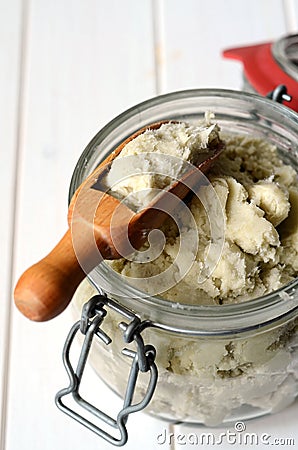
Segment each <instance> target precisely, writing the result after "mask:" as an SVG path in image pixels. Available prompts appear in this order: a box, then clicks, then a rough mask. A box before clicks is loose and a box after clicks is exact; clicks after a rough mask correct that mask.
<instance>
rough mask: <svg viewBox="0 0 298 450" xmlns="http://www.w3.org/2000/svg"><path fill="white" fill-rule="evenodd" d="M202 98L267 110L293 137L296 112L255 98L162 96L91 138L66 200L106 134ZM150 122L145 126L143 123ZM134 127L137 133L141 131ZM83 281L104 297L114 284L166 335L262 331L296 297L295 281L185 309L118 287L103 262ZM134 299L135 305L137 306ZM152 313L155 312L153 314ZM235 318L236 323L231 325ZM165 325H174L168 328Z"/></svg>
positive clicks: (227, 93)
mask: <svg viewBox="0 0 298 450" xmlns="http://www.w3.org/2000/svg"><path fill="white" fill-rule="evenodd" d="M204 97H217V98H222V99H224V100H233V99H234V100H239V99H241V100H243V101H245V102H247V103H248V104H250V105H251V106H253V107H254V108H258V107H263V108H264V107H265V108H268V111H269V110H270V113H271V114H272V113H274V112H276V113H278V114H279V115H280V116H282V117H286V118H287V120H289V121H290V123H292V126H295V129H296V130H297V132H298V114H297V113H296V112H295V111H293V110H292V109H290V108H288V107H286V106H284V105H282V104H278V103H276V102H273V101H272V100H270V99H268V98H265V97H261V96H259V95H258V94H253V93H246V92H243V91H236V90H228V89H217V88H216V89H188V90H182V91H175V92H170V93H167V94H162V95H159V96H156V97H153V98H151V99H148V100H145V101H143V102H141V103H139V104H137V105H135V106H133V107H131V108H129V109H128V110H126V111H124V112H122V113H121V114H119V115H118V116H116V117H115V118H114V119H112V120H111V121H110V122H109V123H108V124H106V125H105V126H104V127H103V128H102V129H101V130H100V131H99V132H98V133H97V134H96V135H95V136H94V138H93V139H92V140H91V141H90V142H89V144H88V145H87V146H86V148H85V150H84V151H83V153H82V154H81V156H80V158H79V160H78V162H77V164H76V167H75V169H74V172H73V176H72V179H71V183H70V189H69V201H70V200H71V198H72V196H73V194H74V193H75V191H76V189H77V188H78V187H79V185H80V184H81V183H82V181H83V179H84V175H85V176H87V175H88V173H84V171H86V161H88V160H89V159H90V158H91V157H92V155H93V154H94V152H96V148H97V147H98V145H99V143H100V142H103V141H104V140H105V138H106V137H107V136H108V135H109V133H111V130H115V129H116V128H118V127H119V126H121V125H123V124H124V123H125V122H126V121H127V120H129V119H130V118H132V117H134V116H135V115H136V114H141V113H142V112H143V111H146V110H148V109H150V108H154V107H156V106H158V105H160V104H162V103H165V102H171V100H182V101H183V100H187V99H192V98H194V99H199V98H204ZM173 119H174V118H173ZM149 123H150V122H148V123H147V124H149ZM151 123H152V121H151ZM139 128H141V126H140V127H139ZM97 164H98V163H97ZM88 278H89V279H90V281H91V283H92V284H93V285H95V287H96V288H97V289H99V290H101V291H102V292H104V293H108V289H105V285H107V286H108V285H110V284H111V283H113V282H114V283H116V284H117V286H118V287H117V296H118V295H119V297H118V300H119V298H121V300H119V301H120V302H122V303H123V304H124V306H127V307H132V308H133V309H135V310H137V309H138V307H139V308H140V310H143V309H145V310H146V311H147V312H148V314H150V312H151V313H153V319H152V320H153V322H154V323H155V326H156V327H157V328H162V329H168V330H169V331H171V330H173V329H175V331H177V330H178V331H179V330H180V331H181V332H183V333H186V332H191V333H192V334H212V335H214V334H215V335H222V334H227V333H228V334H230V333H231V332H233V333H237V332H239V330H241V332H242V331H243V330H244V329H245V330H247V331H249V330H251V329H255V328H260V327H262V326H266V325H268V324H269V323H272V322H275V321H277V320H280V319H281V318H283V317H285V316H287V317H288V316H291V317H292V316H293V315H294V314H296V313H297V310H298V296H297V297H295V298H294V297H293V293H294V292H296V290H297V289H298V278H296V279H295V280H292V281H291V282H290V283H288V284H286V285H284V286H282V287H281V288H280V289H278V290H276V291H274V292H271V293H269V294H266V295H264V296H261V297H256V298H253V299H251V300H247V301H243V302H240V303H234V304H224V305H220V306H219V305H192V304H184V303H178V302H173V301H170V300H166V299H164V298H162V297H159V296H150V295H149V294H146V293H145V292H143V291H141V290H139V289H137V288H135V287H133V286H132V285H129V284H127V283H125V282H123V280H122V284H121V283H119V281H120V280H121V275H120V274H117V273H115V272H114V271H112V270H111V269H109V268H108V266H107V265H106V264H105V263H102V264H101V265H100V267H96V268H95V269H94V270H93V271H92V272H91V273H90V274H89V275H88ZM94 278H96V282H95V281H94ZM97 280H98V281H100V282H102V285H100V284H99V283H97ZM114 298H115V297H114ZM136 300H137V301H138V303H136ZM154 308H155V309H156V310H157V311H155V312H152V310H153V309H154ZM236 317H237V324H235V318H236ZM185 318H187V320H188V322H189V323H188V325H187V326H184V325H183V319H184V320H185ZM164 319H165V320H164ZM180 319H181V320H180ZM199 319H200V320H199ZM219 319H220V321H219ZM198 322H199V323H198ZM219 322H220V323H219ZM169 323H172V324H175V325H172V326H171V325H170V326H169V325H168V324H169ZM211 324H212V327H211ZM210 330H212V331H210Z"/></svg>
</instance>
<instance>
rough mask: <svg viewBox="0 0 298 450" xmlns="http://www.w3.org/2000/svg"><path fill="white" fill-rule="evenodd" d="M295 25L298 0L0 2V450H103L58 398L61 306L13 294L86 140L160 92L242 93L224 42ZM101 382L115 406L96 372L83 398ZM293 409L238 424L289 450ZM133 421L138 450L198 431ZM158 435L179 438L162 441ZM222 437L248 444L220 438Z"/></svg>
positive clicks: (61, 222)
mask: <svg viewBox="0 0 298 450" xmlns="http://www.w3.org/2000/svg"><path fill="white" fill-rule="evenodd" d="M297 28H298V0H284V1H282V0H249V1H246V0H242V1H241V0H225V1H222V0H208V1H203V0H183V1H182V0H164V1H163V0H152V1H151V0H125V1H124V0H122V1H121V0H27V1H26V0H23V1H22V0H6V1H5V0H0V58H1V60H0V61H1V67H0V94H1V97H0V99H1V101H0V171H1V173H0V180H1V181H0V182H1V192H2V201H1V204H2V207H1V219H0V236H1V241H0V257H1V264H0V293H1V314H0V352H1V353H0V374H1V377H0V404H1V421H0V435H1V436H0V450H19V449H23V450H53V449H59V450H60V449H61V450H62V449H72V450H81V449H88V450H93V449H94V450H95V449H99V448H100V449H108V448H111V447H110V446H109V445H108V444H106V443H105V442H104V441H101V440H99V439H98V438H97V437H96V436H95V435H93V434H92V433H91V432H89V431H87V430H85V429H83V428H82V427H81V426H79V425H78V424H77V423H75V422H73V421H72V420H70V419H69V418H68V417H67V416H65V415H64V414H62V413H61V412H59V411H58V409H57V408H56V406H55V405H54V395H55V393H56V391H57V390H58V389H60V388H61V387H64V386H65V385H66V384H67V377H66V374H65V373H64V369H63V367H62V363H61V349H62V344H63V341H64V339H65V336H66V333H67V331H68V329H69V326H70V315H69V312H67V311H66V312H64V313H63V314H61V315H60V316H59V317H58V318H57V319H55V320H53V321H50V322H48V323H42V324H36V323H30V322H29V321H28V320H27V319H25V318H24V317H22V316H21V315H20V314H19V312H18V311H16V310H15V308H14V306H13V302H12V290H13V287H14V285H15V282H16V280H17V278H18V277H19V275H20V274H21V273H22V271H23V270H24V269H25V268H27V267H28V266H29V265H31V264H32V263H33V262H35V261H36V260H38V259H39V258H40V257H42V256H43V255H44V254H45V253H46V252H47V251H48V250H49V249H50V248H51V247H52V246H53V244H54V243H55V242H56V241H57V239H58V238H59V237H60V236H61V234H62V232H64V230H65V228H66V213H67V194H68V186H69V182H70V178H71V175H72V170H73V168H74V165H75V163H76V161H77V159H78V157H79V155H80V153H81V152H82V150H83V149H84V147H85V145H86V144H87V143H88V141H89V140H90V139H91V138H92V137H93V135H94V134H95V133H96V132H97V131H98V130H99V129H100V128H101V127H102V126H103V125H105V124H106V123H107V122H108V121H109V120H110V119H112V118H113V117H114V116H116V115H117V114H119V113H121V112H122V111H123V110H125V109H127V108H128V107H130V106H132V105H134V104H136V103H138V102H140V101H143V100H145V99H147V98H149V97H153V96H155V95H157V94H160V93H164V92H169V91H173V90H180V89H187V88H199V87H200V88H202V87H222V88H235V89H239V88H241V67H240V65H239V64H237V63H236V62H231V61H227V60H223V58H222V57H221V51H222V49H224V48H227V47H231V46H237V45H245V44H250V43H257V42H262V41H269V40H276V39H277V38H279V37H281V36H282V35H284V34H285V33H287V32H297ZM96 383H99V390H98V391H99V394H98V396H99V400H100V401H101V402H102V403H103V404H104V403H106V402H107V401H108V402H112V401H114V396H113V394H111V393H110V392H109V390H108V389H107V388H106V387H105V386H102V385H101V384H100V382H99V380H98V379H97V378H95V376H94V375H93V373H91V374H90V380H89V383H88V384H89V387H88V386H87V390H88V389H89V390H90V394H92V392H93V391H92V390H91V386H94V385H96ZM297 413H298V404H297V403H296V404H295V405H293V406H292V407H290V408H288V409H287V410H286V411H284V412H282V413H280V414H277V415H275V416H272V417H265V418H263V419H259V420H254V421H251V422H249V423H247V431H250V432H255V433H259V434H261V433H268V434H271V435H272V436H273V437H276V438H292V439H296V442H295V445H296V448H298V431H297ZM128 428H129V433H130V438H129V443H128V444H127V447H126V448H128V449H140V448H142V449H143V450H147V449H148V450H149V449H150V450H151V449H155V448H163V449H177V448H181V445H180V444H179V442H178V441H179V438H177V435H178V433H179V432H182V433H185V434H186V433H189V432H190V431H193V430H190V429H188V428H187V427H183V426H180V427H179V426H175V427H173V426H170V425H168V424H167V423H165V422H161V421H158V420H156V419H153V418H150V417H147V416H146V415H145V414H143V413H139V414H136V415H135V416H134V417H131V418H130V420H129V427H128ZM165 430H166V432H172V433H174V437H175V439H171V442H170V443H169V441H168V443H167V444H162V443H161V442H162V440H161V439H160V441H159V442H158V439H157V437H158V435H160V434H161V433H164V432H165ZM196 431H197V432H198V433H199V432H202V431H205V432H207V431H208V430H206V429H196ZM209 431H210V430H209ZM213 431H214V430H213ZM217 432H218V433H219V432H220V430H216V433H217ZM231 446H232V447H233V448H244V446H241V445H240V444H231V443H227V442H225V443H222V444H220V445H216V447H218V448H222V449H224V448H231ZM211 447H212V446H211V445H207V444H206V445H205V446H200V448H211ZM246 447H247V446H246ZM259 447H260V448H262V447H263V448H267V447H268V446H265V445H261V444H259V446H258V448H259ZM183 448H194V446H193V445H190V444H189V445H183ZM283 448H295V446H293V445H290V444H288V446H285V445H283Z"/></svg>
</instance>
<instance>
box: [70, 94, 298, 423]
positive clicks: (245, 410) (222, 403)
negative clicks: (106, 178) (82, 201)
mask: <svg viewBox="0 0 298 450" xmlns="http://www.w3.org/2000/svg"><path fill="white" fill-rule="evenodd" d="M208 110H209V111H212V112H214V113H215V117H216V121H217V122H218V123H219V125H220V127H221V129H222V130H223V131H224V132H229V133H240V134H250V135H251V134H253V135H254V136H255V137H259V138H263V139H265V140H266V141H268V142H270V143H272V144H274V145H276V146H277V148H278V151H279V153H280V155H281V157H282V159H283V160H284V161H285V162H286V163H287V164H290V165H291V166H292V167H294V168H295V170H296V171H298V148H297V135H298V116H297V114H296V113H295V112H293V111H292V110H290V109H288V108H286V107H284V106H282V105H280V104H278V103H275V102H273V101H271V100H269V99H267V98H263V97H259V96H257V95H254V94H249V93H243V92H236V91H228V90H220V89H215V90H209V89H208V90H205V89H202V90H189V91H182V92H175V93H170V94H166V95H162V96H159V97H156V98H153V99H150V100H148V101H145V102H144V103H141V104H139V105H137V106H135V107H133V108H131V109H129V110H128V111H126V112H124V113H123V114H121V115H120V116H118V117H116V118H115V119H114V120H112V121H111V122H110V123H109V124H108V125H106V126H105V127H104V128H103V129H102V130H101V131H100V132H99V133H98V134H97V135H96V136H95V137H94V138H93V140H92V141H91V142H90V144H89V145H88V146H87V148H86V149H85V151H84V152H83V154H82V156H81V158H80V159H79V161H78V163H77V166H76V168H75V170H74V174H73V178H72V181H71V186H70V197H69V198H70V199H71V198H72V196H73V194H74V193H75V191H76V189H77V188H78V187H79V186H80V184H81V183H82V182H83V180H84V179H85V178H86V177H87V176H88V175H89V174H90V173H91V172H92V171H93V170H94V169H95V168H96V167H97V165H98V164H99V163H100V162H101V161H102V160H104V159H105V158H106V156H107V155H108V154H109V153H110V152H111V151H113V149H115V148H116V147H117V146H118V145H119V143H120V142H122V141H123V140H124V139H125V138H127V137H128V136H130V135H131V134H133V133H134V132H135V131H136V130H138V129H140V128H142V127H143V126H145V125H148V124H151V123H153V122H157V121H160V120H182V121H192V120H194V119H196V118H198V117H202V115H203V114H204V113H205V111H208ZM95 293H97V294H98V293H100V294H102V295H103V296H107V298H109V299H111V300H112V302H114V303H113V304H114V307H112V308H108V307H107V308H106V309H107V311H108V312H107V315H106V317H105V318H104V320H103V322H102V324H101V328H102V330H103V331H104V332H105V333H106V335H108V336H109V337H111V339H112V342H111V343H110V344H109V345H103V344H102V342H100V340H99V341H96V342H95V344H94V346H93V349H92V351H91V354H90V358H91V364H92V365H93V367H94V368H95V370H96V372H97V373H98V375H99V376H100V377H101V378H102V379H103V380H104V381H105V382H106V384H107V385H108V386H110V388H111V389H112V390H114V391H115V392H117V393H118V394H119V395H120V396H122V397H123V396H124V393H125V390H126V386H127V379H128V376H129V371H130V367H131V358H129V357H128V356H127V354H124V355H123V354H122V353H121V350H122V348H123V347H124V346H126V347H128V348H130V349H131V350H133V349H135V343H134V342H133V343H131V344H129V345H127V344H125V343H124V339H123V330H125V326H123V324H122V325H121V323H122V322H123V314H121V313H120V314H119V311H117V307H116V308H115V305H120V307H124V316H126V320H127V318H128V316H129V314H126V313H125V312H126V311H127V310H128V311H130V312H132V313H133V314H135V315H136V316H137V317H138V318H140V320H141V322H142V323H143V324H144V325H143V327H141V328H142V338H143V340H144V342H145V344H150V345H153V346H154V347H155V349H156V360H155V362H156V365H157V369H158V380H157V386H156V390H155V392H154V395H153V398H152V399H151V401H150V403H149V405H148V406H147V408H146V411H147V412H148V413H151V414H154V415H156V416H158V417H161V418H165V419H168V420H171V421H187V422H193V423H198V424H206V425H219V424H222V423H227V422H231V421H234V420H236V419H237V420H240V419H241V420H245V419H248V418H252V417H257V416H261V415H264V414H268V413H273V412H276V411H280V410H281V409H283V408H284V407H286V406H287V405H289V404H290V403H292V402H293V401H294V400H295V398H296V395H297V393H298V334H297V326H298V318H297V312H298V280H297V279H295V280H294V281H292V282H290V283H289V284H288V285H286V286H284V287H283V288H282V289H279V290H278V291H276V292H273V293H271V294H268V295H266V296H263V297H260V298H255V299H253V300H250V301H246V302H243V303H239V304H229V305H221V306H198V305H193V304H180V303H177V302H171V301H168V300H165V299H163V298H161V297H158V296H152V297H151V296H149V295H148V294H146V293H145V292H142V291H140V290H138V289H136V288H134V287H132V286H131V285H129V284H127V283H125V282H123V280H122V279H121V276H120V275H119V274H117V273H115V272H114V271H113V270H112V269H111V268H110V267H109V266H108V265H107V264H105V263H102V264H100V265H99V266H98V267H96V268H95V269H94V270H93V271H92V272H91V273H90V274H89V275H88V280H87V279H86V281H84V282H83V283H82V284H81V286H80V287H79V288H78V290H77V292H76V294H75V297H74V299H73V305H74V309H75V314H76V316H77V317H78V316H79V315H80V311H81V307H82V304H83V303H84V302H86V301H87V300H88V299H89V298H90V297H92V296H93V295H94V294H95ZM119 324H120V326H119ZM147 386H148V373H141V374H140V376H139V379H138V382H137V386H136V394H135V395H136V398H137V399H141V398H142V397H143V396H144V395H145V392H146V389H147ZM103 406H104V405H103Z"/></svg>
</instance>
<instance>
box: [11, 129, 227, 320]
mask: <svg viewBox="0 0 298 450" xmlns="http://www.w3.org/2000/svg"><path fill="white" fill-rule="evenodd" d="M163 123H165V122H158V123H155V124H152V125H150V126H147V127H145V128H142V129H140V130H139V131H137V132H136V133H135V134H133V135H132V136H130V137H128V138H127V139H126V140H125V141H124V142H123V143H121V144H120V145H119V147H117V148H116V150H115V151H114V152H112V153H111V154H110V155H109V156H108V157H107V158H106V160H105V161H104V162H103V163H101V164H100V166H98V168H97V169H96V170H95V171H94V172H93V173H92V174H91V175H90V176H89V177H88V178H87V179H86V180H85V181H84V182H83V183H82V184H81V186H80V187H79V188H78V189H77V191H76V192H75V194H74V196H73V198H72V200H71V203H70V206H69V212H68V223H69V229H68V231H67V232H66V233H65V235H64V236H63V237H62V239H61V240H60V242H59V243H58V244H57V245H56V246H55V248H54V249H53V250H52V251H51V252H50V253H49V254H48V255H47V256H46V257H45V258H43V259H42V260H41V261H39V262H37V263H36V264H34V265H33V266H31V267H30V268H29V269H27V270H26V271H25V272H24V273H23V275H22V276H21V277H20V279H19V281H18V283H17V285H16V288H15V291H14V299H15V304H16V306H17V307H18V309H19V310H20V311H21V312H22V313H23V314H24V315H25V316H26V317H28V318H29V319H31V320H35V321H44V320H49V319H51V318H53V317H55V316H56V315H58V314H59V313H60V312H62V311H63V310H64V309H65V307H66V306H67V305H68V304H69V302H70V300H71V299H72V296H73V294H74V292H75V290H76V289H77V287H78V285H79V284H80V282H81V281H82V280H83V279H84V278H85V276H86V274H88V273H89V272H90V271H91V270H92V269H94V268H95V267H96V266H97V265H98V264H99V263H100V262H101V261H102V260H103V259H117V258H121V257H123V256H125V255H128V254H129V253H131V251H132V247H134V248H135V249H138V248H140V247H141V245H142V244H143V243H144V241H145V240H146V238H147V236H148V233H149V232H150V231H151V230H152V229H154V228H157V227H159V226H160V225H161V224H162V222H163V221H164V220H165V218H166V217H167V214H166V213H165V212H164V211H163V210H164V209H166V210H167V211H170V210H173V209H174V208H175V207H176V206H177V205H178V203H179V201H180V199H183V198H184V197H185V196H186V195H187V193H188V192H189V190H190V187H191V188H192V189H193V188H195V187H196V186H199V185H200V183H201V182H202V177H200V176H198V174H199V173H200V171H201V172H204V173H206V172H207V170H208V169H209V167H210V166H211V164H212V163H213V161H214V160H215V159H216V158H217V156H218V155H219V154H220V152H221V151H222V149H223V147H224V146H223V144H222V143H220V144H219V145H218V146H217V147H216V148H215V149H212V150H210V153H208V157H207V158H206V159H205V160H204V161H202V162H201V163H200V164H199V165H198V168H199V169H200V171H198V170H196V169H194V170H191V171H189V172H187V173H186V174H185V175H184V176H183V177H182V179H181V180H179V182H175V183H174V184H172V185H171V186H170V187H169V189H168V190H165V194H162V195H160V196H158V198H157V199H156V200H154V201H152V202H151V204H149V205H148V207H146V208H144V209H143V210H142V211H140V212H137V213H136V212H134V211H133V210H132V209H130V208H128V207H127V206H126V205H125V204H124V203H121V201H119V200H118V199H116V198H114V197H112V196H111V195H109V194H107V193H105V192H100V191H98V190H97V189H94V185H95V182H97V181H98V179H99V178H100V176H102V174H103V173H104V172H105V170H107V168H109V166H110V164H111V162H112V161H113V160H114V159H115V158H116V156H117V155H118V154H119V153H120V152H121V150H122V149H123V148H124V146H125V145H126V144H127V143H128V142H129V141H131V140H132V139H134V138H135V137H136V136H138V135H139V134H141V133H143V132H144V131H145V130H146V129H149V128H150V129H157V128H159V127H160V126H161V125H162V124H163ZM166 195H167V197H166ZM169 203H170V204H169ZM165 204H166V206H165Z"/></svg>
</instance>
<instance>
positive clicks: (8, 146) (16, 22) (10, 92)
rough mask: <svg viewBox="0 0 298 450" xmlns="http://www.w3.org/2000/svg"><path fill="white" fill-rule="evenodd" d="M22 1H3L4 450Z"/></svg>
mask: <svg viewBox="0 0 298 450" xmlns="http://www.w3.org/2000/svg"><path fill="white" fill-rule="evenodd" d="M21 16H22V8H21V1H19V0H12V1H11V2H10V4H9V7H7V2H5V1H4V0H1V1H0V67H1V70H0V130H1V132H0V170H1V176H0V188H1V192H2V200H1V218H0V236H1V238H0V255H1V264H0V291H1V314H0V448H2V446H3V445H4V444H3V442H4V435H5V425H6V416H5V411H6V405H7V396H6V387H7V382H8V370H7V369H8V361H9V350H10V326H11V283H12V279H11V272H12V242H13V238H14V214H15V209H14V199H15V181H16V180H15V168H16V164H17V144H18V128H19V121H18V117H19V115H18V107H19V87H20V75H21V74H20V71H21V52H22V49H21V33H22V23H21Z"/></svg>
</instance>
